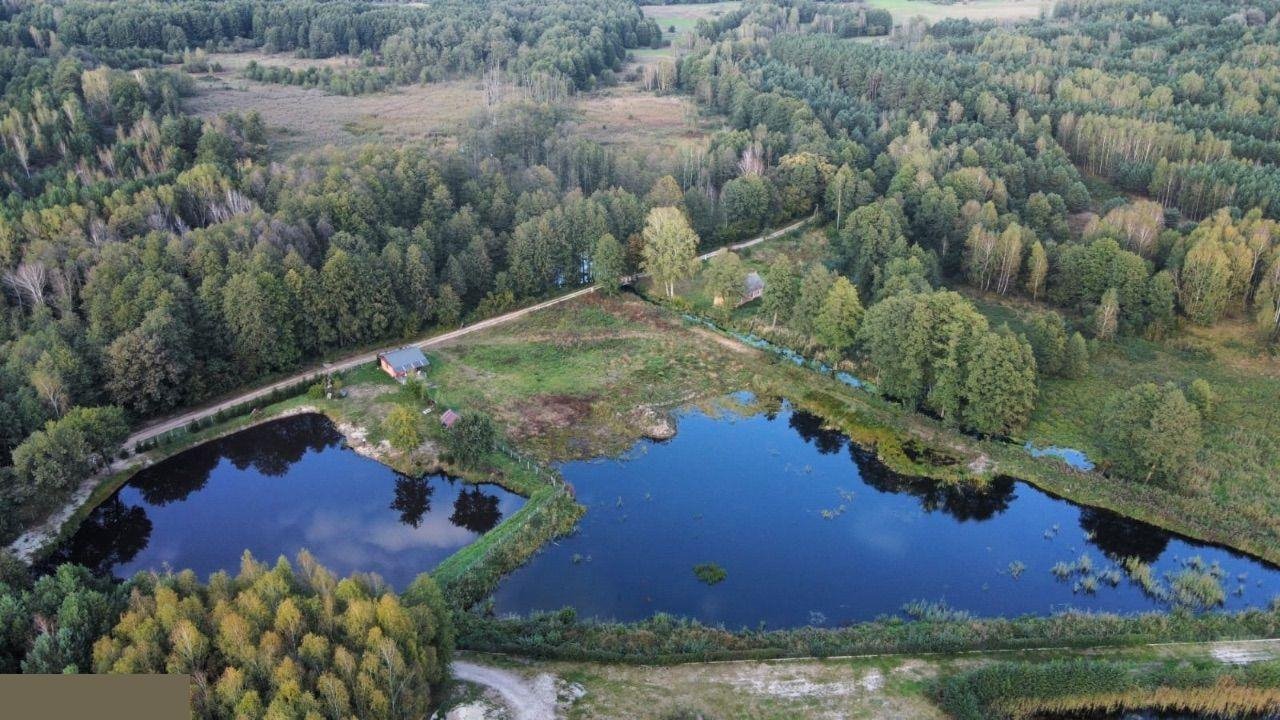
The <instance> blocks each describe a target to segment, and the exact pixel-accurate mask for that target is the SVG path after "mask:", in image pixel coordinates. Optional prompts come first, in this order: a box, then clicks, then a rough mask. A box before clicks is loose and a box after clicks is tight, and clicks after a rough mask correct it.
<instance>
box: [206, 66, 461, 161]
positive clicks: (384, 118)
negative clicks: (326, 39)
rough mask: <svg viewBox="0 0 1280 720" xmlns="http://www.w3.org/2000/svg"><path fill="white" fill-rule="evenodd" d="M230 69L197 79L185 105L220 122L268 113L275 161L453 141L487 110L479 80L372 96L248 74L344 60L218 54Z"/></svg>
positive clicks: (412, 87)
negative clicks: (368, 145)
mask: <svg viewBox="0 0 1280 720" xmlns="http://www.w3.org/2000/svg"><path fill="white" fill-rule="evenodd" d="M209 59H210V61H211V62H218V63H219V64H221V65H222V70H221V71H220V72H216V73H201V74H197V75H194V77H195V81H196V82H195V85H196V93H195V95H193V96H191V97H189V98H187V99H186V100H185V103H184V105H185V109H186V111H187V112H190V113H192V114H195V115H198V116H200V117H213V116H217V115H222V114H224V113H228V112H250V111H254V110H256V111H257V112H259V113H260V114H261V115H262V119H263V120H264V121H265V122H266V124H267V127H268V129H269V131H270V141H271V153H272V156H273V157H275V158H283V157H287V156H289V155H291V154H294V153H298V152H305V151H309V150H315V149H318V148H323V147H325V146H326V145H335V146H350V145H358V144H363V143H365V142H371V141H375V140H377V141H384V142H391V143H406V142H414V141H422V140H432V141H438V142H444V141H446V140H447V139H448V138H449V137H450V136H452V135H453V134H454V133H455V132H456V130H457V129H458V128H459V127H460V126H461V125H462V124H464V123H465V122H466V121H467V120H468V119H470V117H471V116H472V114H473V113H474V112H475V110H476V108H479V107H483V105H484V90H483V88H482V87H481V85H480V83H479V82H478V81H461V80H459V81H447V82H438V83H430V84H428V85H404V86H400V87H396V88H393V89H391V90H388V91H385V92H380V93H372V94H368V95H358V96H344V95H334V94H331V93H329V92H326V91H325V90H322V89H319V88H304V87H300V86H296V85H282V84H277V83H262V82H256V81H254V80H249V79H247V78H245V77H244V76H243V75H242V74H241V69H242V68H243V67H244V66H245V65H247V64H248V63H249V61H250V60H257V61H258V62H260V63H264V64H270V65H290V66H292V67H299V66H302V67H305V66H309V65H317V64H330V65H338V66H341V65H343V63H345V62H347V61H348V59H344V58H330V59H329V60H325V61H317V60H310V59H298V58H295V57H293V56H292V55H287V54H283V55H263V54H261V53H241V54H216V55H211V56H210V58H209Z"/></svg>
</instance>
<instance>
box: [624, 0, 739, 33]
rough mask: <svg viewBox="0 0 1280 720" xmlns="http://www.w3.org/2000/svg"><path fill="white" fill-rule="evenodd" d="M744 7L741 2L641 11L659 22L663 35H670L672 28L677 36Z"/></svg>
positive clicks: (646, 6)
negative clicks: (701, 22)
mask: <svg viewBox="0 0 1280 720" xmlns="http://www.w3.org/2000/svg"><path fill="white" fill-rule="evenodd" d="M741 6H742V3H740V2H715V3H690V4H686V5H644V6H641V10H643V11H644V14H645V16H646V17H651V18H653V19H654V20H656V21H657V22H658V26H659V27H661V28H662V32H663V33H668V34H669V33H670V32H671V28H675V34H676V35H681V34H683V33H686V32H689V31H690V30H693V29H694V27H695V26H697V24H698V21H699V20H712V19H714V18H717V17H719V16H721V15H723V14H725V13H727V12H732V11H734V10H737V9H738V8H739V7H741Z"/></svg>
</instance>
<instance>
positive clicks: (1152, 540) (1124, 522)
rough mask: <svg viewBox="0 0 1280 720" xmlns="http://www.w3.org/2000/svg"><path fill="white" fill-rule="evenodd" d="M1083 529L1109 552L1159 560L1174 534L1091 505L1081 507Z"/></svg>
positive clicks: (1107, 553) (1145, 560) (1116, 554)
mask: <svg viewBox="0 0 1280 720" xmlns="http://www.w3.org/2000/svg"><path fill="white" fill-rule="evenodd" d="M1080 529H1081V530H1084V531H1085V532H1086V533H1088V534H1089V535H1091V536H1092V538H1093V544H1094V545H1096V546H1097V547H1098V549H1099V550H1101V551H1102V552H1103V553H1105V554H1106V555H1109V556H1111V557H1121V558H1123V557H1136V558H1138V559H1139V560H1141V561H1142V562H1144V563H1153V562H1155V561H1156V559H1157V558H1159V557H1160V555H1161V554H1163V553H1164V551H1165V548H1167V547H1168V546H1169V540H1171V539H1172V538H1173V536H1172V535H1170V534H1169V533H1168V532H1165V531H1164V530H1161V529H1160V528H1158V527H1156V526H1154V525H1148V524H1147V523H1144V522H1142V521H1140V520H1134V519H1133V518H1127V517H1125V516H1123V515H1117V514H1115V513H1113V512H1110V511H1107V510H1102V509H1100V508H1091V507H1084V508H1081V509H1080Z"/></svg>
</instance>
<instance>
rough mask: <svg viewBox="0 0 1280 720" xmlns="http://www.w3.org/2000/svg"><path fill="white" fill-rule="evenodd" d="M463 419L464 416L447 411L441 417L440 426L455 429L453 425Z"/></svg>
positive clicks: (450, 410)
mask: <svg viewBox="0 0 1280 720" xmlns="http://www.w3.org/2000/svg"><path fill="white" fill-rule="evenodd" d="M461 419H462V416H461V415H459V414H458V413H456V412H454V411H453V410H452V409H449V410H445V411H444V414H443V415H441V416H440V424H441V425H444V426H445V427H447V428H451V427H453V424H454V423H456V422H458V421H459V420H461Z"/></svg>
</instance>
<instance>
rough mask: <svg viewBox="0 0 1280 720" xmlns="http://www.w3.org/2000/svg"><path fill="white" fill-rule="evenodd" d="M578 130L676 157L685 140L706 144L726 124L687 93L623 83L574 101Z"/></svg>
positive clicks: (602, 141) (618, 144)
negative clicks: (703, 110)
mask: <svg viewBox="0 0 1280 720" xmlns="http://www.w3.org/2000/svg"><path fill="white" fill-rule="evenodd" d="M574 110H575V115H576V120H575V123H574V124H573V126H572V129H573V132H574V134H575V135H578V136H580V137H584V138H587V139H589V140H594V141H596V142H598V143H600V144H602V145H608V146H616V147H620V148H633V149H641V150H644V151H645V154H646V155H650V156H654V155H657V156H667V157H674V155H675V154H676V153H677V152H678V151H679V150H680V148H681V147H682V146H704V145H705V144H706V138H707V136H708V135H709V134H710V133H711V132H712V131H713V130H715V129H716V128H718V127H719V126H720V125H721V122H720V121H719V119H717V118H711V117H705V116H703V115H702V114H700V112H699V110H698V107H697V105H696V104H695V103H694V102H693V100H692V99H691V98H689V97H688V96H685V95H657V94H655V93H651V92H648V91H644V90H641V89H640V88H639V87H637V86H636V85H634V84H630V83H628V84H623V85H619V86H616V87H611V88H607V89H605V90H600V91H597V92H593V93H589V94H585V95H582V96H580V97H579V98H578V100H577V102H576V103H575V104H574Z"/></svg>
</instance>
